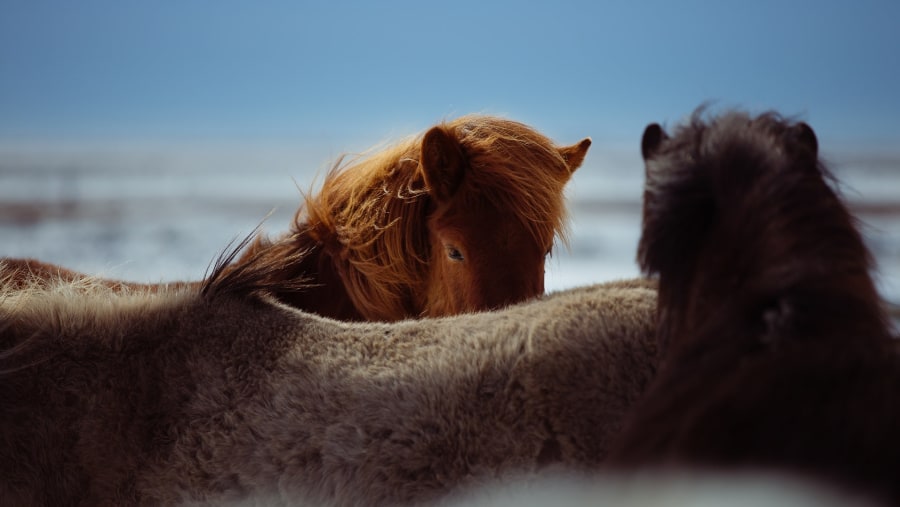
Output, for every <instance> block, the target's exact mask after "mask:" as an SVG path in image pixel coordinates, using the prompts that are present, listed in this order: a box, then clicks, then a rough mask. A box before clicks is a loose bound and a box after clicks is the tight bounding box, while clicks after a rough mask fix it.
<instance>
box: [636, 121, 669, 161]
mask: <svg viewBox="0 0 900 507" xmlns="http://www.w3.org/2000/svg"><path fill="white" fill-rule="evenodd" d="M668 138H669V136H668V135H666V132H665V131H664V130H663V129H662V127H660V126H659V123H651V124H650V125H647V128H645V129H644V136H643V137H641V155H643V157H644V160H647V159H650V158H653V156H654V155H656V151H657V150H659V147H660V145H662V143H663V141H665V140H666V139H668Z"/></svg>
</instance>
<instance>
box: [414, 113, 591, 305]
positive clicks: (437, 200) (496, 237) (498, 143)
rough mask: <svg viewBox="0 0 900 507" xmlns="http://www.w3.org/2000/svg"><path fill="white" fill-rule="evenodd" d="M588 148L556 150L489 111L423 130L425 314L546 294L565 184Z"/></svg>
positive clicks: (560, 226)
mask: <svg viewBox="0 0 900 507" xmlns="http://www.w3.org/2000/svg"><path fill="white" fill-rule="evenodd" d="M590 144H591V141H590V139H584V140H582V141H581V142H579V143H577V144H575V145H572V146H564V147H558V146H555V145H554V144H553V143H552V142H551V141H550V140H549V139H547V138H545V137H544V136H542V135H540V134H538V133H537V132H535V131H534V130H532V129H530V128H528V127H526V126H525V125H522V124H519V123H516V122H512V121H508V120H501V119H497V118H483V117H464V118H462V119H460V120H458V121H456V122H453V123H450V124H444V125H438V126H435V127H433V128H432V129H430V130H429V131H428V132H427V133H426V134H425V135H424V137H423V138H422V143H421V157H420V170H421V173H422V175H423V178H424V182H425V186H426V188H427V192H428V197H429V201H430V205H429V209H428V219H427V228H428V234H429V242H430V245H431V246H430V260H429V276H428V277H427V279H426V280H425V282H426V286H425V287H424V288H423V290H422V291H421V293H420V297H423V298H424V301H422V307H423V308H424V313H425V314H426V315H430V316H436V315H448V314H454V313H459V312H465V311H477V310H487V309H493V308H499V307H503V306H506V305H509V304H511V303H515V302H519V301H522V300H525V299H528V298H531V297H535V296H538V295H540V294H542V293H543V292H544V264H545V258H546V256H547V255H549V254H550V252H551V250H552V248H553V243H554V239H555V238H556V237H558V236H563V235H564V232H565V231H564V228H565V219H566V210H565V205H564V199H563V187H564V186H565V184H566V182H568V180H569V179H570V177H571V176H572V173H573V172H574V171H575V170H576V169H577V168H578V167H579V166H580V165H581V163H582V162H583V160H584V157H585V155H586V153H587V150H588V148H589V147H590Z"/></svg>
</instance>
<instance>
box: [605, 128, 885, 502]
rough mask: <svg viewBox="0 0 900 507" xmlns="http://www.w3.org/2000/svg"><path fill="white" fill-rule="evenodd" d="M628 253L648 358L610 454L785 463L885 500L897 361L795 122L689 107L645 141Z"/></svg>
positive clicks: (829, 192)
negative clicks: (684, 116) (652, 353)
mask: <svg viewBox="0 0 900 507" xmlns="http://www.w3.org/2000/svg"><path fill="white" fill-rule="evenodd" d="M642 152H643V156H644V159H645V165H646V187H645V193H644V215H643V230H642V236H641V240H640V243H639V247H638V260H639V262H640V264H641V267H642V268H643V270H644V271H645V272H647V273H649V274H652V275H658V277H659V300H658V316H659V329H658V338H659V340H660V342H661V345H662V346H663V347H664V353H663V358H664V359H663V365H662V366H661V370H660V373H659V375H658V376H657V378H656V379H655V380H654V382H653V383H652V384H651V386H650V388H649V390H648V393H647V394H646V395H645V397H644V398H643V399H642V400H641V402H640V403H639V404H638V406H637V407H636V408H635V410H634V412H633V413H632V414H631V416H630V417H629V420H628V422H627V423H626V429H625V431H624V433H623V435H622V437H621V439H620V441H619V442H618V444H617V448H616V450H615V451H614V453H613V457H612V463H614V464H615V465H617V466H626V467H630V466H634V465H660V466H663V465H668V466H684V465H690V466H696V467H704V468H706V467H713V468H722V469H727V470H736V469H744V470H745V469H748V468H749V469H764V470H776V471H789V472H791V473H798V474H802V475H809V476H811V477H815V478H819V479H825V480H827V481H829V482H834V483H838V484H842V485H843V486H845V487H850V488H852V489H858V490H859V491H862V492H863V493H865V494H871V495H873V496H874V497H877V498H879V499H889V500H890V501H891V502H892V503H893V504H896V503H897V502H900V431H898V430H900V359H898V351H897V344H896V342H895V341H893V340H892V339H891V337H890V333H889V326H888V324H887V320H886V317H885V315H884V312H883V307H882V305H881V302H880V299H879V296H878V294H877V292H876V289H875V286H874V284H873V281H872V278H871V276H870V269H871V268H872V261H871V258H870V255H869V253H868V251H867V249H866V247H865V245H864V243H863V239H862V237H861V236H860V233H859V232H858V230H857V227H856V223H855V220H854V218H853V217H852V216H851V214H850V213H849V212H848V211H847V208H846V207H845V205H844V204H843V203H842V201H841V199H840V198H839V197H838V195H837V194H836V193H835V191H834V190H833V189H832V186H831V180H832V178H831V177H830V176H829V174H828V172H827V171H826V168H825V167H824V166H823V164H822V163H821V162H820V160H819V158H818V141H817V139H816V135H815V134H814V132H813V130H812V129H811V128H810V127H809V126H808V125H806V124H805V123H802V122H791V121H788V120H786V119H783V118H782V117H780V116H778V115H777V114H774V113H769V114H763V115H760V116H756V117H752V116H749V115H747V114H744V113H740V112H731V113H727V114H723V115H721V116H719V117H714V118H711V119H705V118H704V116H703V114H702V112H698V113H695V114H694V116H693V117H692V119H691V121H690V122H689V123H687V124H685V125H683V126H679V127H678V128H677V129H675V131H674V135H673V136H672V137H669V136H668V135H667V134H666V133H665V132H664V131H663V129H662V128H661V127H660V126H659V125H656V124H653V125H650V126H648V127H647V129H646V131H645V132H644V136H643V140H642Z"/></svg>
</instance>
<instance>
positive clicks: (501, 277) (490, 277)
mask: <svg viewBox="0 0 900 507" xmlns="http://www.w3.org/2000/svg"><path fill="white" fill-rule="evenodd" d="M430 234H431V242H432V257H431V277H430V279H429V285H430V286H429V287H428V291H427V294H428V301H427V304H426V305H425V306H426V312H427V313H428V315H449V314H455V313H461V312H465V311H478V310H488V309H494V308H500V307H503V306H507V305H509V304H512V303H516V302H519V301H522V300H525V299H528V298H532V297H536V296H539V295H541V294H543V292H544V258H545V255H546V254H547V253H549V251H550V249H551V248H552V245H553V237H549V238H545V241H544V242H541V243H538V242H536V241H535V239H534V238H533V237H532V234H531V231H529V230H528V229H527V228H526V227H525V226H524V225H523V224H522V223H521V222H520V221H519V219H518V217H515V216H514V215H512V214H510V213H508V212H507V211H505V210H502V209H498V208H497V207H496V205H494V204H492V203H490V202H488V201H487V200H483V201H481V202H476V203H468V205H467V206H445V207H444V209H441V210H439V211H438V212H437V213H436V214H435V215H434V217H433V219H432V221H431V233H430Z"/></svg>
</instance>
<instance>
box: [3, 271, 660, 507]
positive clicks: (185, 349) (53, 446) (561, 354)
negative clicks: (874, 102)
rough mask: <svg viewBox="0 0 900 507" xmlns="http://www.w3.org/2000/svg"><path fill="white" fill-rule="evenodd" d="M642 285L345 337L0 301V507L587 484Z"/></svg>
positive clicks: (190, 293)
mask: <svg viewBox="0 0 900 507" xmlns="http://www.w3.org/2000/svg"><path fill="white" fill-rule="evenodd" d="M655 309H656V291H655V287H654V286H653V285H652V284H651V283H650V282H647V281H644V280H633V281H622V282H615V283H608V284H603V285H597V286H593V287H588V288H581V289H576V290H571V291H566V292H560V293H557V294H553V295H550V296H547V297H545V298H543V299H541V300H538V301H533V302H529V303H523V304H520V305H517V306H513V307H510V308H508V309H505V310H500V311H496V312H490V313H478V314H468V315H461V316H456V317H447V318H442V319H432V320H428V319H425V320H419V321H402V322H399V323H392V324H380V323H340V322H337V321H333V320H329V319H326V318H321V317H317V316H313V315H310V314H306V313H303V312H300V311H297V310H295V309H292V308H289V307H287V306H285V305H282V304H279V303H276V302H274V301H273V300H272V299H271V298H268V297H266V296H265V295H253V294H245V295H243V296H238V295H235V294H233V293H232V292H228V291H215V290H211V291H205V292H203V293H201V292H197V291H194V290H189V289H179V290H173V291H162V292H159V293H156V294H139V293H133V294H124V295H122V294H115V293H114V292H113V291H110V290H108V289H106V288H103V287H91V285H90V283H84V284H83V285H82V286H79V287H75V286H72V285H71V284H62V285H60V286H57V287H53V286H51V287H49V288H48V287H46V286H45V287H38V288H34V289H31V290H29V289H25V290H19V291H7V292H6V293H5V294H3V295H2V296H0V350H2V352H0V505H39V504H44V505H66V504H69V505H78V504H83V505H132V504H143V505H176V504H187V505H195V504H198V505H207V504H208V505H217V504H221V503H223V502H239V503H240V502H247V503H248V504H254V503H265V504H267V505H269V504H291V505H295V504H304V503H308V504H309V505H403V504H421V503H425V502H431V501H438V500H440V499H442V498H446V495H448V494H451V493H452V492H454V491H457V490H458V488H461V487H473V486H477V485H478V484H487V483H490V482H491V481H493V480H496V479H498V478H502V477H505V476H507V475H508V474H523V473H524V474H530V473H534V472H537V471H539V470H547V468H548V467H551V469H552V468H553V467H565V468H570V469H581V470H590V469H595V468H597V467H598V466H599V465H600V464H601V462H602V461H603V460H604V457H605V455H606V452H607V449H608V447H609V445H610V441H611V439H612V438H613V435H614V434H615V433H616V432H617V431H618V429H619V425H620V420H621V419H622V416H623V415H624V413H625V411H626V410H627V409H628V408H629V407H630V406H631V404H632V402H633V401H634V400H635V399H636V398H637V397H638V396H639V395H640V394H641V393H642V391H643V390H644V386H645V385H646V383H647V382H648V380H649V379H650V378H651V377H652V375H653V374H654V372H655V368H656V348H655V341H654V331H655V329H654V327H655V326H654V321H655V319H654V313H655Z"/></svg>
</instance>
